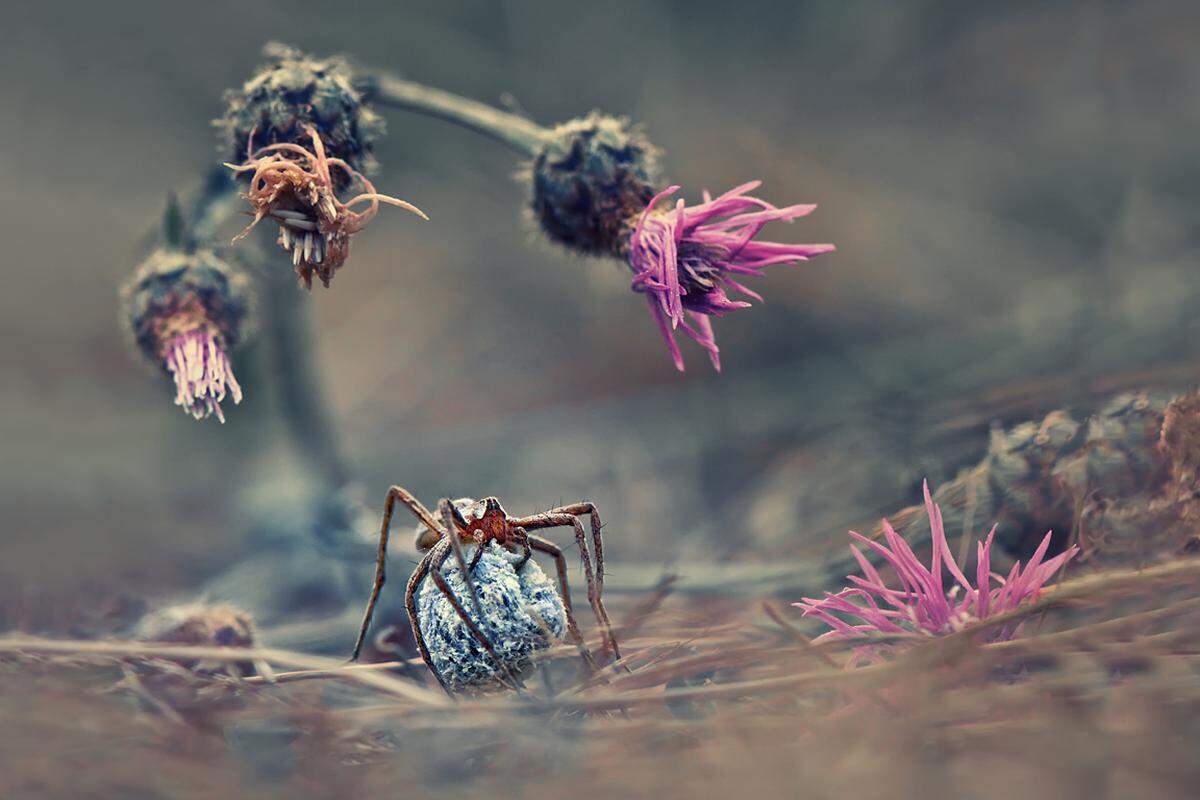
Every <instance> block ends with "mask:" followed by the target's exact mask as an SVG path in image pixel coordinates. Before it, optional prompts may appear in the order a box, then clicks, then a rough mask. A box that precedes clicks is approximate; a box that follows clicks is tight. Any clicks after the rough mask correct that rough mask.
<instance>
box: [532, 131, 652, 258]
mask: <svg viewBox="0 0 1200 800" xmlns="http://www.w3.org/2000/svg"><path fill="white" fill-rule="evenodd" d="M532 173H533V174H532V178H533V199H532V201H531V208H532V211H533V215H534V217H535V218H536V219H537V221H538V223H539V224H540V225H541V227H542V230H544V231H545V232H546V235H547V236H549V237H550V238H551V239H553V240H554V241H556V242H560V243H562V244H564V245H566V246H567V247H569V248H571V249H572V250H575V251H577V252H579V253H584V254H587V255H614V256H620V257H623V256H624V255H625V254H626V253H627V252H628V246H629V232H630V230H631V229H632V227H633V225H634V224H635V223H636V222H637V218H638V215H640V214H641V213H642V210H643V209H644V208H645V207H646V204H647V203H649V202H650V199H651V198H652V197H654V194H655V186H656V182H657V179H658V149H657V148H656V147H654V146H653V145H652V144H650V142H649V140H647V139H646V137H645V136H644V135H643V134H642V132H641V131H640V130H639V129H638V128H636V127H634V126H632V125H630V123H629V120H627V119H621V118H618V117H610V116H606V115H604V114H601V113H599V112H597V111H593V112H592V113H590V114H588V115H587V116H585V117H580V118H578V119H573V120H571V121H570V122H566V123H564V124H562V125H559V126H558V127H557V128H555V129H554V130H553V131H552V132H551V134H550V136H549V138H548V139H547V140H546V143H545V145H544V146H543V147H542V150H541V152H540V153H538V154H537V156H536V157H535V158H534V161H533V164H532Z"/></svg>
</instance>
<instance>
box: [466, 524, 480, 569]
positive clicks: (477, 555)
mask: <svg viewBox="0 0 1200 800" xmlns="http://www.w3.org/2000/svg"><path fill="white" fill-rule="evenodd" d="M481 558H483V534H480V533H476V534H475V555H473V556H471V565H470V566H469V567H468V569H467V572H468V573H469V574H471V575H474V574H475V567H477V566H479V559H481Z"/></svg>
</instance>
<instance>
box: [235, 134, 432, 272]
mask: <svg viewBox="0 0 1200 800" xmlns="http://www.w3.org/2000/svg"><path fill="white" fill-rule="evenodd" d="M304 129H305V131H306V132H307V133H308V135H309V137H310V138H311V139H312V149H311V150H308V149H306V148H304V147H302V146H300V145H298V144H291V143H286V142H285V143H279V144H272V145H268V146H266V147H263V148H261V149H259V150H256V151H253V152H247V154H246V161H245V162H244V163H242V164H226V166H227V167H229V168H230V169H232V170H233V171H234V172H236V173H238V174H241V173H246V172H250V173H253V174H252V175H251V177H250V188H249V189H248V190H247V191H246V193H245V194H244V195H243V196H244V197H245V198H246V199H247V200H249V201H250V205H251V206H252V207H253V209H254V221H253V222H251V223H250V224H249V225H248V226H246V229H245V230H244V231H242V232H241V233H240V234H238V235H237V236H236V237H234V241H235V242H236V241H237V240H238V239H241V238H242V237H244V236H246V235H247V234H248V233H249V232H250V230H251V229H252V228H253V227H254V226H255V225H257V224H258V223H259V222H261V221H262V220H263V219H264V218H267V217H270V218H271V219H272V220H274V221H275V222H277V223H278V224H279V239H278V242H279V245H280V247H282V248H283V249H284V250H285V251H289V252H291V254H292V265H293V266H294V267H295V269H296V274H297V275H299V276H300V280H301V281H302V282H303V283H304V286H305V288H307V289H312V276H313V273H314V272H315V273H316V275H317V277H318V278H320V280H321V283H322V284H324V286H325V288H329V282H330V281H331V280H332V279H333V273H334V272H336V271H337V270H338V269H339V268H340V267H341V266H342V264H344V263H346V259H347V258H348V257H349V255H350V237H351V236H353V235H354V234H356V233H358V232H359V231H360V230H362V229H363V228H364V227H365V226H366V224H367V223H368V222H370V221H371V220H372V219H373V218H374V217H375V214H376V213H377V212H378V211H379V204H380V203H388V204H390V205H394V206H399V207H400V208H404V209H407V210H409V211H411V212H413V213H414V214H416V215H418V216H419V217H421V218H422V219H429V217H427V216H426V215H425V212H423V211H421V209H419V208H417V207H416V206H414V205H412V204H411V203H407V202H405V201H404V200H400V199H398V198H395V197H391V196H389V195H385V194H379V193H378V192H377V191H376V190H375V186H374V185H373V184H372V183H371V182H370V181H369V180H367V178H366V177H365V176H364V175H363V174H362V173H360V172H358V171H357V170H355V169H354V168H353V167H351V166H350V165H349V164H347V163H346V162H345V161H343V160H342V159H340V158H330V157H328V156H327V155H326V154H325V145H324V144H323V143H322V142H321V137H320V136H319V135H318V134H317V131H316V129H315V128H313V127H312V126H311V125H305V126H304ZM251 140H253V133H252V134H251ZM334 168H336V169H340V170H343V171H344V172H345V173H346V175H347V176H349V178H350V181H349V183H351V184H354V183H357V184H358V185H359V187H360V188H361V189H362V192H361V193H359V194H357V195H355V196H354V197H352V198H350V199H349V200H347V201H345V202H342V201H341V200H339V199H338V196H337V194H336V193H335V192H334V188H333V187H334V181H333V176H332V173H331V170H332V169H334ZM362 204H366V207H365V208H363V210H361V211H355V210H354V206H360V205H362Z"/></svg>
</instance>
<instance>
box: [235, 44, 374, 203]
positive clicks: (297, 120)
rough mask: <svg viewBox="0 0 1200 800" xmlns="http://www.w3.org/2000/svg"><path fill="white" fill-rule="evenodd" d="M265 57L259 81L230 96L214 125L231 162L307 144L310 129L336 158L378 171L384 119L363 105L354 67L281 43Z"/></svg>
mask: <svg viewBox="0 0 1200 800" xmlns="http://www.w3.org/2000/svg"><path fill="white" fill-rule="evenodd" d="M263 56H264V57H265V58H266V63H264V64H263V65H262V66H261V67H259V69H258V71H257V72H256V73H255V74H254V77H252V78H251V79H250V80H248V81H246V83H245V85H243V86H242V87H241V88H240V89H230V90H229V91H227V92H226V93H225V106H226V108H225V114H224V116H222V117H221V118H220V119H217V120H214V121H213V124H214V125H215V126H216V127H217V128H218V129H219V130H220V132H221V138H222V149H223V151H224V152H225V154H226V156H227V158H226V160H228V161H231V162H233V163H235V164H236V163H240V162H241V161H242V160H243V159H245V158H246V155H247V153H248V152H254V151H255V150H259V149H261V148H263V147H266V146H268V145H272V144H279V143H281V142H306V141H308V136H307V134H306V132H305V126H312V127H313V128H314V129H316V131H317V133H318V134H319V135H320V137H321V140H322V141H323V142H324V143H325V148H326V150H327V151H328V152H329V155H330V156H331V157H332V158H340V159H342V160H343V161H345V162H346V163H347V164H349V165H350V167H351V169H354V170H357V171H359V172H364V173H370V172H372V171H374V169H375V168H376V166H377V165H376V162H375V158H374V156H372V154H371V150H372V148H373V146H374V143H375V140H376V139H377V138H378V137H379V136H381V135H382V134H383V129H384V124H383V118H382V117H380V116H379V115H378V114H377V113H375V111H374V110H372V109H371V107H370V106H369V105H367V104H366V103H365V101H364V100H363V96H362V93H361V92H360V91H359V89H358V88H357V87H356V86H355V83H354V75H353V73H352V71H351V69H350V66H349V64H347V62H346V61H345V60H344V59H342V58H339V57H336V56H334V57H331V58H324V59H318V58H313V57H312V56H309V55H306V54H304V53H302V52H301V51H299V50H297V49H295V48H293V47H288V46H287V45H283V44H279V43H278V42H272V43H270V44H268V45H266V47H264V48H263ZM338 180H339V181H345V180H346V177H340V178H339V179H338Z"/></svg>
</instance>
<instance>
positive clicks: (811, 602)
mask: <svg viewBox="0 0 1200 800" xmlns="http://www.w3.org/2000/svg"><path fill="white" fill-rule="evenodd" d="M924 490H925V510H926V512H927V513H928V515H929V527H930V530H931V531H932V533H933V558H932V564H931V565H930V566H929V567H926V566H925V565H924V564H922V563H921V562H920V560H918V558H917V556H916V554H915V553H914V552H913V550H912V548H911V547H909V545H908V542H906V541H905V540H904V538H903V537H901V536H900V535H899V534H898V533H896V531H895V529H894V528H892V526H891V525H890V524H889V523H888V521H887V520H884V521H883V535H884V539H885V540H886V543H887V544H886V546H885V545H884V544H881V543H880V542H877V541H875V540H873V539H869V538H867V537H866V536H863V535H861V534H859V533H855V532H854V531H850V536H851V537H852V538H853V539H854V540H855V541H856V542H858V543H860V544H862V545H864V546H866V547H868V548H870V549H871V550H873V551H874V552H875V554H876V555H878V556H879V557H880V558H882V559H883V561H884V562H886V563H887V564H888V565H889V566H891V568H892V569H893V570H894V571H895V573H896V575H897V577H898V579H899V581H900V584H901V588H900V589H893V588H891V587H889V586H888V585H887V583H886V582H885V581H884V580H883V578H882V577H881V576H880V574H879V572H878V570H876V569H875V567H874V565H872V564H871V562H870V561H869V560H867V558H866V556H864V555H863V553H862V551H861V550H859V549H858V548H857V547H855V546H854V545H851V546H850V549H851V550H852V551H853V553H854V558H855V560H856V561H858V564H859V566H860V567H861V568H862V571H863V576H858V575H850V576H849V580H850V583H852V584H853V586H851V587H848V588H845V589H843V590H842V591H840V592H838V593H837V594H831V593H829V592H826V593H825V597H824V599H820V600H817V599H814V598H808V597H806V598H804V600H803V601H802V602H799V603H794V604H793V605H795V606H797V607H798V608H801V609H803V610H804V615H805V616H812V617H815V618H816V619H819V620H821V621H822V622H824V623H825V624H827V625H829V627H830V628H832V630H831V631H829V632H828V633H825V634H823V635H822V636H819V637H817V639H816V640H815V641H822V640H831V639H864V638H867V637H868V636H869V635H871V634H891V635H897V636H914V637H915V636H942V635H945V634H947V633H952V632H954V631H959V630H963V629H964V628H967V627H969V626H970V625H972V624H974V623H977V622H980V621H982V620H985V619H987V618H988V617H991V616H995V615H997V614H1003V613H1005V612H1007V611H1011V610H1013V609H1015V608H1017V607H1018V606H1020V605H1021V604H1022V603H1025V602H1026V601H1032V600H1036V599H1037V597H1038V595H1039V594H1040V593H1041V590H1042V587H1043V586H1045V584H1046V582H1047V581H1049V580H1050V578H1051V577H1053V576H1054V574H1055V573H1056V572H1058V570H1059V569H1061V568H1062V567H1063V565H1065V564H1066V563H1067V562H1068V561H1070V560H1071V559H1072V558H1074V557H1075V555H1076V554H1077V553H1078V552H1079V548H1078V547H1075V546H1073V547H1070V548H1068V549H1067V550H1065V551H1064V552H1062V553H1060V554H1059V555H1057V556H1054V557H1053V558H1051V559H1049V560H1047V561H1043V559H1044V558H1045V556H1046V550H1047V549H1048V548H1049V547H1050V533H1047V534H1046V536H1045V537H1044V538H1043V539H1042V542H1041V544H1040V545H1038V548H1037V550H1036V551H1035V552H1034V554H1033V555H1032V556H1031V557H1030V559H1029V563H1027V564H1026V565H1025V567H1024V568H1022V567H1021V562H1019V561H1018V562H1017V563H1016V564H1014V565H1013V567H1012V569H1011V570H1010V571H1009V573H1008V576H1007V577H1003V576H1001V575H998V574H996V573H993V572H992V571H991V548H992V539H993V537H994V536H995V535H996V528H995V526H993V527H992V530H991V532H990V533H989V534H988V536H987V539H986V540H985V541H983V542H978V543H977V558H976V568H975V584H974V585H972V584H971V581H970V580H969V579H968V578H967V576H966V575H964V574H963V571H962V570H961V569H960V568H959V566H958V564H957V563H956V562H955V560H954V556H953V555H952V554H951V552H950V546H949V544H948V543H947V541H946V532H945V528H944V526H943V524H942V510H941V509H940V508H938V506H937V505H936V504H935V503H934V502H933V499H932V498H931V497H930V495H929V484H928V482H926V483H925V485H924ZM943 566H944V567H945V569H946V570H948V571H949V572H950V574H951V576H952V577H953V579H954V585H952V586H951V587H949V588H947V587H946V586H945V585H944V582H943V577H944V576H943ZM838 615H842V616H844V617H847V618H851V619H857V620H859V623H858V624H851V622H848V621H847V620H846V619H843V618H842V616H838ZM1018 627H1019V624H1013V625H1005V626H1003V627H1001V628H999V629H997V630H996V631H994V632H993V633H992V634H991V637H990V640H991V641H1003V640H1007V639H1011V638H1012V637H1013V636H1014V635H1016V632H1017V628H1018ZM870 655H871V654H870V653H866V652H862V653H856V657H855V661H857V660H860V659H861V658H863V657H869V656H870Z"/></svg>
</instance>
